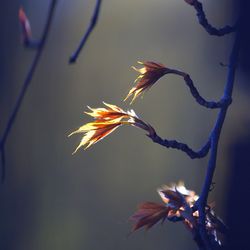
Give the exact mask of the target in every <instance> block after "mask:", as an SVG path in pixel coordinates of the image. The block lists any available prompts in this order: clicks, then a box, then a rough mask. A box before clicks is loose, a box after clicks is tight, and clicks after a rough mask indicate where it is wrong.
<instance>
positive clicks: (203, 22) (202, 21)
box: [185, 0, 236, 36]
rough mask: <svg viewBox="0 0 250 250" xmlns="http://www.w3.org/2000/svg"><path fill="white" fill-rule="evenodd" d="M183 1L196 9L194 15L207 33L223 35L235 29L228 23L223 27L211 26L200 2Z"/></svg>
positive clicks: (195, 0) (194, 0) (192, 0)
mask: <svg viewBox="0 0 250 250" xmlns="http://www.w3.org/2000/svg"><path fill="white" fill-rule="evenodd" d="M185 2H187V3H188V4H190V5H192V6H193V7H194V9H195V10H196V15H197V17H198V21H199V24H200V25H201V26H202V27H203V28H204V29H205V30H206V31H207V33H208V34H210V35H212V36H224V35H226V34H230V33H232V32H234V31H235V30H236V27H235V26H233V27H232V26H229V25H226V26H225V27H223V28H219V29H217V28H215V27H213V26H212V25H211V24H210V23H209V22H208V20H207V18H206V14H205V12H204V10H203V6H202V3H200V2H199V1H198V0H185Z"/></svg>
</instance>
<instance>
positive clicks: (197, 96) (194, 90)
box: [168, 69, 232, 109]
mask: <svg viewBox="0 0 250 250" xmlns="http://www.w3.org/2000/svg"><path fill="white" fill-rule="evenodd" d="M168 73H170V74H175V75H179V76H182V77H183V79H184V81H185V83H186V85H187V86H188V87H189V90H190V92H191V95H192V96H193V97H194V99H195V100H196V102H197V103H199V104H200V105H201V106H204V107H206V108H209V109H216V108H221V107H223V106H225V105H229V104H230V103H231V102H232V100H231V97H224V98H222V99H221V100H220V101H219V102H213V101H207V100H205V99H204V98H203V97H202V96H201V95H200V93H199V91H198V90H197V88H196V87H195V86H194V83H193V81H192V79H191V78H190V76H189V75H188V74H187V73H185V72H182V71H180V70H176V69H169V72H168Z"/></svg>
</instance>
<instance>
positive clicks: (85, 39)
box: [69, 0, 102, 63]
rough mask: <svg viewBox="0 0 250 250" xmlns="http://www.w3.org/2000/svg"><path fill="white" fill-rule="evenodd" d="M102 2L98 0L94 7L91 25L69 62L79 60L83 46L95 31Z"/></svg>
mask: <svg viewBox="0 0 250 250" xmlns="http://www.w3.org/2000/svg"><path fill="white" fill-rule="evenodd" d="M101 2H102V0H96V5H95V9H94V12H93V16H92V18H91V21H90V24H89V27H88V29H87V31H86V32H85V34H84V35H83V37H82V40H81V42H80V44H79V46H78V48H77V49H76V51H75V52H74V53H73V54H72V55H71V57H70V58H69V63H75V62H76V60H77V58H78V56H79V54H80V52H81V50H82V48H83V46H84V45H85V43H86V42H87V40H88V38H89V36H90V34H91V32H92V31H93V29H94V28H95V26H96V23H97V21H98V17H99V13H100V8H101Z"/></svg>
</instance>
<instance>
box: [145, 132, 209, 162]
mask: <svg viewBox="0 0 250 250" xmlns="http://www.w3.org/2000/svg"><path fill="white" fill-rule="evenodd" d="M148 137H149V138H151V139H152V141H153V142H155V143H158V144H160V145H162V146H164V147H166V148H174V149H177V150H180V151H183V152H184V153H186V154H187V155H188V156H189V157H190V158H191V159H197V158H204V157H205V156H206V155H207V153H208V152H209V149H210V144H211V143H210V139H209V140H208V141H207V143H206V144H205V145H204V146H203V147H202V148H201V149H200V150H198V151H194V150H193V149H192V148H190V147H189V146H188V145H187V144H185V143H182V142H178V141H176V140H167V139H162V138H161V137H160V136H158V135H157V134H156V133H154V134H150V135H148Z"/></svg>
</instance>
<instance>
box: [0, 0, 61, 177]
mask: <svg viewBox="0 0 250 250" xmlns="http://www.w3.org/2000/svg"><path fill="white" fill-rule="evenodd" d="M56 3H57V0H51V3H50V7H49V12H48V17H47V20H46V23H45V27H44V30H43V33H42V37H41V40H40V43H39V44H40V46H39V47H38V48H37V51H36V54H35V57H34V60H33V62H32V64H31V66H30V69H29V71H28V73H27V76H26V78H25V80H24V83H23V86H22V89H21V91H20V94H19V96H18V98H17V102H16V104H15V106H14V109H13V111H12V113H11V115H10V117H9V120H8V122H7V125H6V128H5V130H4V133H3V136H2V137H1V141H0V153H1V160H2V181H4V179H5V152H4V151H5V144H6V140H7V138H8V135H9V133H10V131H11V128H12V126H13V124H14V122H15V119H16V117H17V114H18V112H19V110H20V107H21V105H22V102H23V99H24V96H25V94H26V92H27V89H28V87H29V85H30V83H31V80H32V78H33V75H34V73H35V70H36V68H37V65H38V62H39V60H40V57H41V55H42V52H43V49H44V46H45V43H46V40H47V37H48V33H49V30H50V26H51V22H52V18H53V15H54V11H55V6H56Z"/></svg>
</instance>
